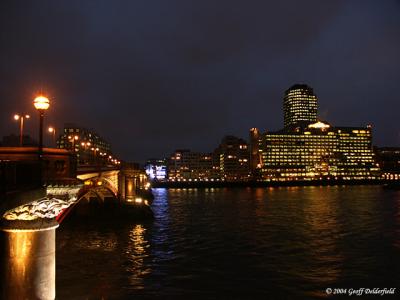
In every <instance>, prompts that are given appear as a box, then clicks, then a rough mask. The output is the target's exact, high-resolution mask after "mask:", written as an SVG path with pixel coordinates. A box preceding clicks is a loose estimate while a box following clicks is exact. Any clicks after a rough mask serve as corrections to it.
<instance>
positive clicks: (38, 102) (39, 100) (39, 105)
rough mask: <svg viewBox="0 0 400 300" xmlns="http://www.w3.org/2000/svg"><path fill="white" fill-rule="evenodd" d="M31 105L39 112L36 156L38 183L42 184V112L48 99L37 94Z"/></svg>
mask: <svg viewBox="0 0 400 300" xmlns="http://www.w3.org/2000/svg"><path fill="white" fill-rule="evenodd" d="M33 105H34V106H35V108H36V110H37V111H38V112H39V148H38V158H39V172H40V174H39V179H40V184H43V164H42V160H43V119H44V113H45V111H46V110H47V109H48V108H49V106H50V101H49V99H47V98H46V97H44V96H38V97H36V98H35V100H33Z"/></svg>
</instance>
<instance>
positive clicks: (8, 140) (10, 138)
mask: <svg viewBox="0 0 400 300" xmlns="http://www.w3.org/2000/svg"><path fill="white" fill-rule="evenodd" d="M0 145H1V146H2V147H19V146H20V136H19V135H15V134H11V135H7V136H3V140H2V141H1V143H0ZM22 146H24V147H37V146H38V142H36V141H35V140H34V139H32V138H31V137H30V136H29V135H23V136H22Z"/></svg>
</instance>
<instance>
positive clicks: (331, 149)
mask: <svg viewBox="0 0 400 300" xmlns="http://www.w3.org/2000/svg"><path fill="white" fill-rule="evenodd" d="M371 139H372V137H371V128H370V127H331V126H330V125H329V124H327V123H322V122H317V123H315V124H310V125H309V126H308V127H307V128H303V129H298V130H297V131H293V132H290V133H289V132H284V131H282V132H272V133H265V134H264V135H263V138H262V141H261V144H262V149H263V152H262V161H263V166H262V176H263V179H265V180H268V181H276V180H277V181H293V180H321V179H332V180H334V179H336V180H337V179H341V180H353V179H357V180H359V179H376V178H377V177H378V176H379V168H378V167H377V165H376V163H375V159H374V153H373V151H372V145H371Z"/></svg>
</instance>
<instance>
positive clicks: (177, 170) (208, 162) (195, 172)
mask: <svg viewBox="0 0 400 300" xmlns="http://www.w3.org/2000/svg"><path fill="white" fill-rule="evenodd" d="M217 178H219V173H218V172H217V171H216V170H215V168H213V155H212V154H211V153H200V152H193V151H191V150H189V149H178V150H176V151H175V152H174V153H172V154H171V155H170V158H169V160H168V179H169V180H200V181H203V180H211V179H213V180H214V179H217Z"/></svg>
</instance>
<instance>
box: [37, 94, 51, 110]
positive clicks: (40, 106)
mask: <svg viewBox="0 0 400 300" xmlns="http://www.w3.org/2000/svg"><path fill="white" fill-rule="evenodd" d="M33 105H34V106H35V108H36V109H37V110H47V109H48V108H49V106H50V101H49V99H48V98H47V97H45V96H37V97H36V98H35V100H33Z"/></svg>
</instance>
